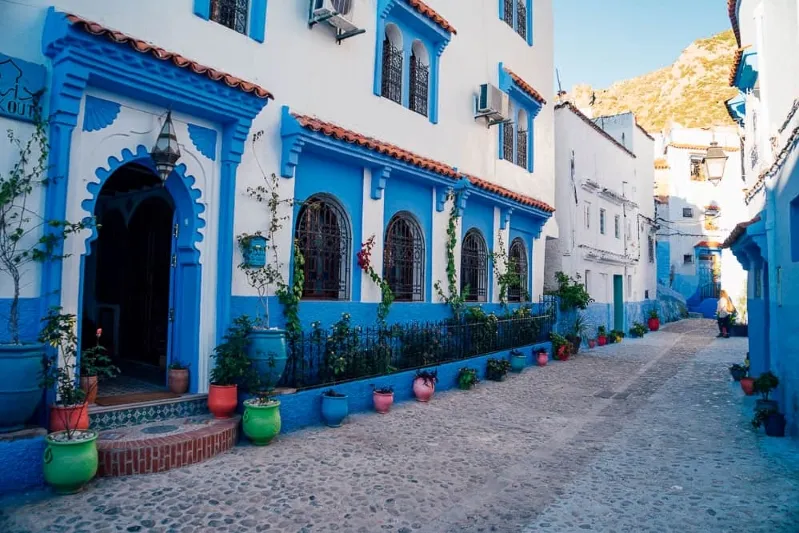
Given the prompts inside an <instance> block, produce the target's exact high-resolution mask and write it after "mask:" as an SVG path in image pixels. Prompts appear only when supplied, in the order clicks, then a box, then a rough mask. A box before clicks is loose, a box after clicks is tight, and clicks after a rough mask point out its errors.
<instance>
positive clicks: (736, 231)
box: [721, 215, 760, 248]
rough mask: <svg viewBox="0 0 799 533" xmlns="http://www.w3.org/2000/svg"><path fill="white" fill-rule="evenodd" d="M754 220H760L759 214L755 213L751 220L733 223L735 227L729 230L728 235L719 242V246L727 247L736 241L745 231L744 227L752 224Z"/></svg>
mask: <svg viewBox="0 0 799 533" xmlns="http://www.w3.org/2000/svg"><path fill="white" fill-rule="evenodd" d="M755 222H760V215H757V216H756V217H754V218H753V219H752V220H747V221H746V222H740V223H738V224H736V225H735V228H733V230H732V231H731V232H730V235H729V237H727V238H726V239H724V242H723V243H721V248H729V247H730V246H732V245H733V244H735V241H737V240H738V239H739V238H740V237H741V235H743V233H744V232H745V231H746V228H748V227H749V226H751V225H752V224H754V223H755Z"/></svg>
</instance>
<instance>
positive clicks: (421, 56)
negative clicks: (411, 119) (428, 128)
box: [409, 41, 430, 116]
mask: <svg viewBox="0 0 799 533" xmlns="http://www.w3.org/2000/svg"><path fill="white" fill-rule="evenodd" d="M410 77H411V79H410V86H409V87H410V91H411V94H410V108H411V111H416V112H417V113H419V114H420V115H424V116H427V102H428V98H429V96H428V95H429V94H430V59H429V57H428V55H427V49H426V48H425V47H424V44H422V42H421V41H414V43H413V48H412V51H411V64H410Z"/></svg>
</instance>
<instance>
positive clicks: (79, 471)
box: [44, 430, 97, 494]
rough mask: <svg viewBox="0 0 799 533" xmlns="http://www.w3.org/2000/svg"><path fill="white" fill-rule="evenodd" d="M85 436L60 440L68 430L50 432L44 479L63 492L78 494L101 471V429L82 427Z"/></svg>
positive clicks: (81, 431) (80, 433)
mask: <svg viewBox="0 0 799 533" xmlns="http://www.w3.org/2000/svg"><path fill="white" fill-rule="evenodd" d="M75 433H76V436H77V435H85V436H86V437H85V438H73V440H63V441H62V440H59V439H60V438H63V436H64V435H65V434H66V431H59V432H57V433H51V434H50V435H47V447H46V448H45V450H44V479H45V481H47V483H48V484H49V485H50V486H52V487H53V489H54V490H55V491H56V492H57V493H59V494H74V493H76V492H79V491H80V490H81V489H83V487H84V485H86V483H88V482H89V481H91V480H92V478H93V477H94V476H95V474H97V432H96V431H94V430H78V431H76V432H75Z"/></svg>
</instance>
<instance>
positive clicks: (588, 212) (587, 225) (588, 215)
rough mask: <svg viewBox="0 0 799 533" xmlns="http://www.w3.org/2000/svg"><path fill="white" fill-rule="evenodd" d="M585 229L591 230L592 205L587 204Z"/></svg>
mask: <svg viewBox="0 0 799 533" xmlns="http://www.w3.org/2000/svg"><path fill="white" fill-rule="evenodd" d="M584 222H585V229H591V203H590V202H586V203H585V221H584Z"/></svg>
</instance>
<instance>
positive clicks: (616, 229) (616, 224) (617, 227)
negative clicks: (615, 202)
mask: <svg viewBox="0 0 799 533" xmlns="http://www.w3.org/2000/svg"><path fill="white" fill-rule="evenodd" d="M613 234H614V235H615V236H616V238H617V239H621V217H619V215H616V216H615V217H613Z"/></svg>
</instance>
